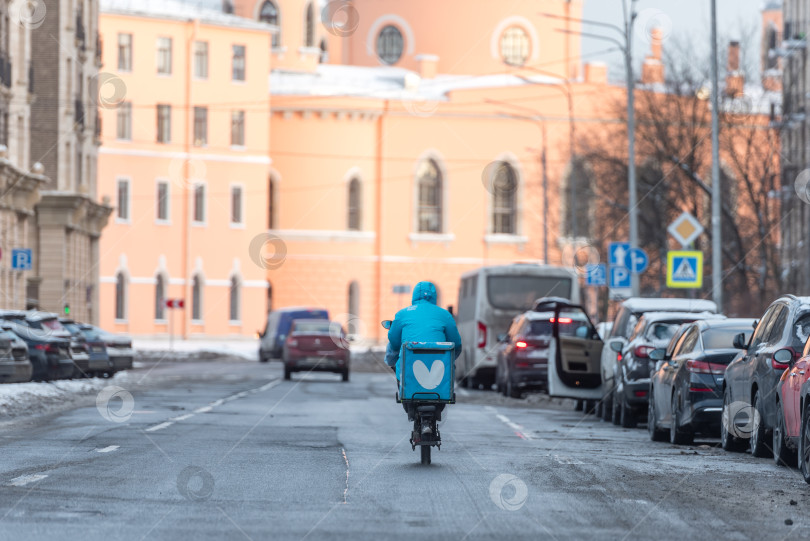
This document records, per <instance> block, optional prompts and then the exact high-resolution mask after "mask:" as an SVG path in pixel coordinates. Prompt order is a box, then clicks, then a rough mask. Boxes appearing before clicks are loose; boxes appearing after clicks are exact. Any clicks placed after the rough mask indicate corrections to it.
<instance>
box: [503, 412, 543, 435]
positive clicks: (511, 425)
mask: <svg viewBox="0 0 810 541" xmlns="http://www.w3.org/2000/svg"><path fill="white" fill-rule="evenodd" d="M495 416H496V417H497V418H498V419H499V420H500V421H501V422H502V423H503V424H505V425H506V426H508V427H509V428H511V429H512V430H514V431H515V434H516V435H517V437H518V438H521V439H524V440H531V439H534V438H533V437H532V436H531V435H529V434H527V433H526V432H524V431H523V427H522V426H521V425H519V424H517V423H515V422H512V421H511V420H510V419H509V417H507V416H506V415H501V414H500V413H498V414H496V415H495Z"/></svg>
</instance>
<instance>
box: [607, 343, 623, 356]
mask: <svg viewBox="0 0 810 541" xmlns="http://www.w3.org/2000/svg"><path fill="white" fill-rule="evenodd" d="M608 347H610V349H611V350H612V351H615V352H616V353H621V352H622V348H623V347H624V344H622V341H621V340H612V341H611V342H610V343H609V344H608Z"/></svg>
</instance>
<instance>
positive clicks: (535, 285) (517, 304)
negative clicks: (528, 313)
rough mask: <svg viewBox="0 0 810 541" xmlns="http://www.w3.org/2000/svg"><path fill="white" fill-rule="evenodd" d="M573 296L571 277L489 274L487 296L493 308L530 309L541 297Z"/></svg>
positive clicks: (567, 297)
mask: <svg viewBox="0 0 810 541" xmlns="http://www.w3.org/2000/svg"><path fill="white" fill-rule="evenodd" d="M552 296H554V297H563V298H565V299H569V298H571V279H570V278H559V277H549V276H514V275H503V276H497V275H495V276H489V277H488V278H487V297H488V300H489V304H490V305H491V306H492V307H493V308H500V309H502V310H521V311H525V310H529V309H531V307H532V306H534V301H536V300H537V299H539V298H541V297H552Z"/></svg>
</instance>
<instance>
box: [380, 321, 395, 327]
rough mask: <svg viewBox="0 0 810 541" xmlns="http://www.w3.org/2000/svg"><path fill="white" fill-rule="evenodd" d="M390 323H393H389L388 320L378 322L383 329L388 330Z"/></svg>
mask: <svg viewBox="0 0 810 541" xmlns="http://www.w3.org/2000/svg"><path fill="white" fill-rule="evenodd" d="M392 323H393V321H391V320H390V319H384V320H382V321H381V322H380V324H381V325H382V326H383V329H390V328H391V324H392Z"/></svg>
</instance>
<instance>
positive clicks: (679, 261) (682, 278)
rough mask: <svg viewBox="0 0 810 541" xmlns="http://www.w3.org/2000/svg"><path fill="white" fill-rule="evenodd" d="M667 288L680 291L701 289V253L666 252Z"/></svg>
mask: <svg viewBox="0 0 810 541" xmlns="http://www.w3.org/2000/svg"><path fill="white" fill-rule="evenodd" d="M667 287H673V288H681V289H700V288H701V287H703V252H697V251H673V252H668V253H667Z"/></svg>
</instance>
